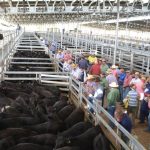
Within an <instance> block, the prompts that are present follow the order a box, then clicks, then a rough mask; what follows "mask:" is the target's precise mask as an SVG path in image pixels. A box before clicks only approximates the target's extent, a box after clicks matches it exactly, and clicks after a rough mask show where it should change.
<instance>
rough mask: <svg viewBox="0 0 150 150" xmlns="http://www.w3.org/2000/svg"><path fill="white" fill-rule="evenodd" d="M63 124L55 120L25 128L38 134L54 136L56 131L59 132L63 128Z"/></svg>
mask: <svg viewBox="0 0 150 150" xmlns="http://www.w3.org/2000/svg"><path fill="white" fill-rule="evenodd" d="M63 126H64V124H63V122H58V121H55V120H50V121H48V122H45V123H41V124H37V125H34V126H28V127H25V128H27V129H31V130H33V131H36V132H38V133H54V134H56V133H57V132H58V131H61V130H62V129H63V128H64V127H63Z"/></svg>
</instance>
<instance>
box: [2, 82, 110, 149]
mask: <svg viewBox="0 0 150 150" xmlns="http://www.w3.org/2000/svg"><path fill="white" fill-rule="evenodd" d="M0 109H1V112H0V150H109V149H110V144H109V141H108V140H107V138H106V137H105V136H104V134H103V133H102V130H101V128H100V126H98V125H97V126H94V125H92V124H91V123H90V122H88V121H84V112H83V111H82V110H81V109H80V108H75V106H74V105H73V104H71V102H70V101H69V100H68V97H66V96H63V95H62V93H61V92H60V91H59V89H58V88H57V87H55V86H48V85H41V84H40V83H37V82H34V81H32V82H25V81H18V82H8V81H2V82H1V83H0Z"/></svg>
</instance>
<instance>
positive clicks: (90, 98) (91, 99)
mask: <svg viewBox="0 0 150 150" xmlns="http://www.w3.org/2000/svg"><path fill="white" fill-rule="evenodd" d="M88 100H89V102H90V103H91V104H93V98H92V97H88ZM89 111H90V112H91V113H94V110H93V108H91V107H90V106H89Z"/></svg>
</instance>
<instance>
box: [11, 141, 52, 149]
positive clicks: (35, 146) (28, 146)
mask: <svg viewBox="0 0 150 150" xmlns="http://www.w3.org/2000/svg"><path fill="white" fill-rule="evenodd" d="M8 150H53V148H52V147H50V146H43V145H38V144H32V143H20V144H17V145H15V146H13V147H11V148H9V149H8Z"/></svg>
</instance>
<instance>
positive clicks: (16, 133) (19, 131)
mask: <svg viewBox="0 0 150 150" xmlns="http://www.w3.org/2000/svg"><path fill="white" fill-rule="evenodd" d="M36 134H37V133H36V132H35V131H31V130H29V129H23V128H7V129H5V130H0V139H3V138H6V137H10V136H13V137H15V138H21V137H27V136H32V135H36Z"/></svg>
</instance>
